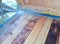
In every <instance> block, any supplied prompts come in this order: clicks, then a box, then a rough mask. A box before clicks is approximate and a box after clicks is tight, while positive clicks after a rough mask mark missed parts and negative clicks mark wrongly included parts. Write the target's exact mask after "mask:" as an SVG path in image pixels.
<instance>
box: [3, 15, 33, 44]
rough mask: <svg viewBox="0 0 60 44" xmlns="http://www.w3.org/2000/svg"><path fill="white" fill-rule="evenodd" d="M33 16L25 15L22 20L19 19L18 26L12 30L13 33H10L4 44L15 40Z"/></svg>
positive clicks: (9, 43)
mask: <svg viewBox="0 0 60 44" xmlns="http://www.w3.org/2000/svg"><path fill="white" fill-rule="evenodd" d="M32 17H33V15H31V16H30V18H29V16H25V15H24V19H23V17H22V19H23V20H22V21H18V22H19V24H18V27H16V28H15V29H14V30H13V31H12V35H9V36H8V37H7V38H6V39H5V40H4V41H3V43H2V44H11V42H12V41H13V39H14V38H15V37H16V36H17V34H19V32H20V31H21V30H22V29H23V27H24V26H25V25H26V24H27V22H28V21H29V20H30V19H31V18H32ZM27 19H29V20H27Z"/></svg>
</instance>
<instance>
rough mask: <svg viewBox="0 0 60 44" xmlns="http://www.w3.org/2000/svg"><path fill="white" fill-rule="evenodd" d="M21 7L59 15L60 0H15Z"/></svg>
mask: <svg viewBox="0 0 60 44" xmlns="http://www.w3.org/2000/svg"><path fill="white" fill-rule="evenodd" d="M16 2H17V3H18V4H19V5H20V6H22V8H23V9H30V10H32V11H34V12H38V13H43V14H50V15H54V16H60V0H16Z"/></svg>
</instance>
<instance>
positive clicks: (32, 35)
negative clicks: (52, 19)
mask: <svg viewBox="0 0 60 44" xmlns="http://www.w3.org/2000/svg"><path fill="white" fill-rule="evenodd" d="M45 20H46V18H43V17H41V18H40V19H39V21H38V23H37V24H36V26H35V27H34V28H33V30H32V32H31V33H30V35H29V36H28V38H27V39H26V41H25V42H24V44H34V41H35V39H36V38H37V36H38V34H39V32H40V31H41V28H42V26H43V24H44V22H45Z"/></svg>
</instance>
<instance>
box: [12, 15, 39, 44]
mask: <svg viewBox="0 0 60 44" xmlns="http://www.w3.org/2000/svg"><path fill="white" fill-rule="evenodd" d="M39 18H40V17H37V16H33V17H32V19H31V20H29V22H28V23H27V24H26V26H25V27H24V28H23V29H22V30H21V32H20V33H19V34H18V36H17V37H16V38H15V39H14V40H13V41H12V44H16V43H17V44H23V43H24V41H25V40H26V39H27V37H28V36H29V34H30V33H31V31H32V30H33V27H34V26H35V24H36V23H37V21H38V20H39Z"/></svg>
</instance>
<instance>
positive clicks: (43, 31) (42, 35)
mask: <svg viewBox="0 0 60 44" xmlns="http://www.w3.org/2000/svg"><path fill="white" fill-rule="evenodd" d="M51 24H52V19H47V20H46V22H45V23H44V25H43V27H42V29H41V32H40V33H39V36H38V37H37V39H36V41H35V43H34V44H45V41H46V38H47V35H48V32H49V29H50V26H51Z"/></svg>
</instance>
